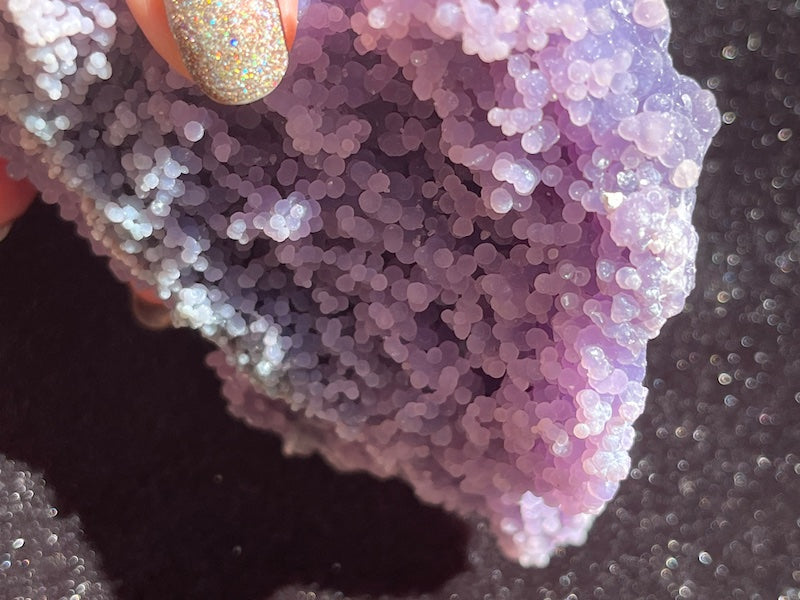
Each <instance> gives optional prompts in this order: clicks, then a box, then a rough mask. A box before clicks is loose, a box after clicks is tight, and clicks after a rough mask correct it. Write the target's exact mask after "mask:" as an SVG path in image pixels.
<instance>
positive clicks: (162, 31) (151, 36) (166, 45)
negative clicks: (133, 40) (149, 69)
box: [127, 0, 192, 80]
mask: <svg viewBox="0 0 800 600" xmlns="http://www.w3.org/2000/svg"><path fill="white" fill-rule="evenodd" d="M127 2H128V8H129V9H130V11H131V14H132V15H133V17H134V18H135V19H136V22H137V23H138V24H139V28H140V29H141V30H142V33H144V35H145V37H146V38H147V39H148V40H149V41H150V44H151V45H152V46H153V48H154V49H155V51H156V52H158V53H159V54H160V55H161V56H162V58H164V60H166V61H167V63H169V66H170V67H172V69H173V70H175V71H177V72H178V73H180V74H181V75H183V76H184V77H186V79H189V80H191V79H192V77H191V75H189V71H188V69H187V68H186V65H184V64H183V59H182V58H181V52H180V50H179V48H178V43H177V42H176V41H175V37H174V36H173V35H172V31H171V30H170V28H169V21H168V20H167V11H166V8H165V7H164V2H163V0H127Z"/></svg>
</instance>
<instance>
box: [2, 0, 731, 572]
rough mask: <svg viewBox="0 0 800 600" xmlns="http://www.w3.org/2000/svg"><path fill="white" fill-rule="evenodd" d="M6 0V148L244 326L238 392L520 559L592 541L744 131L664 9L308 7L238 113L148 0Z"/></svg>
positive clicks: (235, 356) (79, 211) (197, 309)
mask: <svg viewBox="0 0 800 600" xmlns="http://www.w3.org/2000/svg"><path fill="white" fill-rule="evenodd" d="M0 9H1V10H2V14H3V20H2V23H0V27H2V29H0V154H3V155H5V156H8V157H9V158H10V159H11V162H10V171H11V172H12V174H14V175H19V176H28V177H30V178H31V179H32V181H33V182H34V183H35V184H36V185H38V186H39V187H40V189H42V190H43V196H44V198H45V200H47V201H49V202H57V203H59V205H60V206H61V209H62V214H63V216H65V217H67V218H70V219H73V220H76V221H77V222H78V224H79V230H80V231H81V233H83V234H84V235H86V236H87V237H88V238H89V239H90V240H91V241H92V244H93V247H94V249H95V251H96V252H98V253H105V254H108V255H110V256H111V257H112V263H111V264H112V267H113V269H114V271H115V273H117V274H118V275H119V276H120V277H122V278H124V279H130V278H132V277H133V278H138V279H141V280H144V281H146V282H147V283H149V284H151V285H154V286H155V287H157V289H158V291H159V293H160V295H161V296H162V298H164V299H165V300H167V301H168V302H170V303H171V305H172V306H173V307H174V314H175V320H176V323H177V324H179V325H188V326H191V327H194V328H196V329H199V330H200V331H201V332H202V333H203V334H204V335H205V336H207V337H209V338H210V339H212V340H213V341H215V342H216V343H217V344H218V345H219V346H220V347H221V349H222V351H221V352H216V353H214V354H212V355H211V357H210V359H209V362H210V364H212V366H213V367H214V368H215V369H216V370H217V372H218V373H219V374H220V376H221V377H222V378H223V380H224V381H225V385H224V390H225V394H226V396H227V397H228V399H229V400H230V407H231V412H232V413H233V414H235V415H237V416H239V417H241V418H243V419H245V420H246V421H247V422H248V423H250V424H252V425H254V426H257V427H261V428H266V429H271V430H274V431H276V432H278V433H279V434H280V435H282V436H283V438H284V440H285V449H286V451H287V452H290V453H305V452H313V451H316V452H320V453H321V454H322V455H323V456H325V457H326V459H327V460H329V461H330V462H331V463H332V464H333V465H335V466H336V467H337V468H340V469H348V470H349V469H365V470H368V471H370V472H372V473H374V474H376V475H378V476H382V477H388V476H400V477H402V478H404V479H405V480H407V481H408V482H409V483H411V485H412V486H413V487H414V489H415V491H416V493H417V494H418V496H419V497H420V498H422V499H423V500H425V501H428V502H432V503H436V504H441V505H443V506H444V507H446V508H448V509H450V510H453V511H456V512H458V513H460V514H464V515H467V514H471V513H477V514H478V515H481V516H483V517H485V518H486V519H487V520H488V521H489V523H490V525H491V528H492V531H493V532H494V534H495V535H496V537H497V539H498V542H499V544H500V546H501V548H502V549H503V551H504V552H505V553H506V554H507V555H509V556H511V557H513V558H515V559H517V560H519V562H520V563H521V564H523V565H543V564H546V563H547V561H548V560H549V557H550V555H551V553H552V552H553V550H554V549H555V548H556V547H557V546H560V545H563V544H579V543H582V542H583V541H584V540H585V537H586V533H587V531H588V528H589V526H590V525H591V523H592V520H593V518H594V516H595V515H597V514H598V513H599V512H601V511H602V509H603V507H604V506H605V503H606V502H607V501H608V500H609V499H611V498H612V497H613V495H614V493H615V492H616V489H617V487H618V483H619V481H620V480H621V479H623V478H624V477H625V476H626V475H627V472H628V469H629V466H630V465H629V462H630V461H629V458H628V450H629V448H630V446H631V444H632V442H633V438H634V430H633V427H632V424H633V422H634V421H635V419H636V418H637V417H638V416H639V414H641V411H642V409H643V403H644V399H645V395H646V390H645V388H644V387H643V386H642V379H643V376H644V370H645V362H646V344H647V341H648V340H649V339H651V338H653V337H655V335H657V333H658V331H659V329H660V328H661V326H662V325H663V323H664V322H665V320H666V319H667V318H668V317H670V316H672V315H674V314H676V313H677V312H678V311H680V310H681V308H682V307H683V302H684V299H685V297H686V295H687V294H688V292H689V291H690V289H691V288H692V286H693V284H694V264H693V261H694V255H695V251H696V244H697V236H696V234H695V232H694V229H693V228H692V225H691V222H690V218H691V213H692V209H693V205H694V201H695V196H694V186H695V184H696V183H697V180H698V177H699V173H700V165H701V163H702V159H703V155H704V153H705V150H706V149H707V147H708V144H709V142H710V139H711V136H712V135H713V134H714V133H715V132H716V130H717V128H718V126H719V116H718V113H717V110H716V107H715V104H714V100H713V98H712V96H711V94H710V93H708V92H705V91H702V90H701V89H700V88H699V86H698V85H697V84H696V83H695V82H694V81H692V80H690V79H688V78H685V77H682V76H680V75H678V74H677V73H676V72H675V71H674V69H673V68H672V65H671V61H670V58H669V56H668V55H667V51H666V43H667V39H668V36H669V20H668V13H667V10H666V7H665V6H664V4H663V2H661V1H660V0H638V1H636V2H627V1H624V0H615V1H613V2H610V3H606V2H590V1H585V2H581V1H577V0H576V1H575V2H556V1H552V2H518V1H515V0H509V1H500V2H497V3H482V2H478V1H475V0H461V1H449V2H448V1H440V2H437V1H435V0H393V1H392V0H390V1H387V0H384V1H381V2H359V3H356V2H350V1H345V2H342V3H337V4H336V5H333V4H327V3H312V4H311V5H310V6H309V7H308V8H307V9H306V11H305V13H304V15H303V17H302V20H301V23H300V29H299V34H298V39H297V42H296V44H295V47H294V49H293V51H292V60H291V66H290V70H289V73H288V75H287V78H286V80H285V81H284V82H283V83H282V84H281V86H280V87H279V88H278V89H277V90H276V91H275V92H274V93H273V94H272V95H270V96H269V97H268V98H266V99H265V100H264V101H263V102H260V103H256V104H253V105H250V106H246V107H236V108H229V107H222V106H218V105H215V104H213V103H211V102H210V101H208V100H207V99H205V98H204V97H203V96H202V95H201V94H200V93H199V92H198V91H197V90H196V89H195V88H193V87H192V86H191V85H190V83H189V82H186V81H185V80H183V79H182V78H181V77H180V76H179V75H177V74H175V73H172V72H170V71H168V69H167V68H166V66H165V64H164V63H163V61H162V60H161V59H160V58H159V57H158V56H157V55H155V54H154V53H153V52H152V51H151V50H150V49H149V47H148V46H147V44H146V43H145V42H144V39H143V38H142V36H141V35H140V34H139V33H138V31H136V27H135V24H134V22H133V20H132V18H131V16H130V14H129V13H128V12H127V9H126V8H125V7H124V5H122V4H120V6H115V5H114V3H113V2H111V3H108V4H104V3H102V2H96V1H94V0H92V1H90V0H84V1H83V2H77V1H76V2H58V1H55V2H53V1H48V2H45V1H44V0H2V1H0Z"/></svg>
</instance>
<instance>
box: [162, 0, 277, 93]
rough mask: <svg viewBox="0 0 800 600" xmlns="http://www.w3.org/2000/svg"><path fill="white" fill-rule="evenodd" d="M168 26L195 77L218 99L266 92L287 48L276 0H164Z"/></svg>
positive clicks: (275, 79)
mask: <svg viewBox="0 0 800 600" xmlns="http://www.w3.org/2000/svg"><path fill="white" fill-rule="evenodd" d="M164 1H165V5H166V11H167V16H168V17H169V23H170V28H171V29H172V33H173V35H174V36H175V39H176V40H177V42H178V47H179V48H180V50H181V54H182V56H183V61H184V63H185V64H186V68H187V69H188V70H189V73H191V75H192V77H193V78H194V80H195V82H196V83H197V85H198V86H200V88H202V90H203V91H204V92H205V93H206V94H207V95H208V96H209V97H210V98H212V99H213V100H216V101H217V102H220V103H221V104H248V103H250V102H254V101H255V100H258V99H260V98H263V97H264V96H266V95H267V94H269V93H270V92H271V91H272V90H273V89H275V87H276V86H277V85H278V84H279V83H280V82H281V80H282V79H283V76H284V74H285V73H286V65H287V63H288V60H289V51H288V49H287V47H286V39H285V37H284V33H283V25H282V24H281V13H280V9H279V8H278V4H277V2H276V0H164Z"/></svg>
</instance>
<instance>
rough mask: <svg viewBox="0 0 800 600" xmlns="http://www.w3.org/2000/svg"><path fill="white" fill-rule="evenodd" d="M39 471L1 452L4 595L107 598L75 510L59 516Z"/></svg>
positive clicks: (1, 577)
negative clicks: (28, 468) (28, 467)
mask: <svg viewBox="0 0 800 600" xmlns="http://www.w3.org/2000/svg"><path fill="white" fill-rule="evenodd" d="M52 503H53V497H52V492H51V490H48V489H46V488H45V484H44V480H43V479H42V477H41V475H39V474H32V473H31V472H30V471H28V470H27V467H26V466H25V465H22V464H19V463H15V462H14V461H12V460H9V459H8V458H6V457H5V456H3V455H0V511H1V512H2V515H3V527H2V528H0V548H2V550H0V589H2V590H3V595H4V596H5V597H6V598H43V597H50V598H70V599H72V598H81V599H85V600H111V598H113V594H112V593H111V591H112V586H111V585H109V583H108V582H106V581H103V579H104V578H103V577H102V576H101V575H100V573H99V572H98V568H99V565H98V564H97V563H98V562H99V561H98V560H97V559H96V557H95V553H94V551H93V550H92V549H91V548H90V547H89V546H88V544H87V543H86V541H85V539H84V536H83V532H82V531H81V523H80V521H79V520H78V517H76V516H75V515H72V516H67V517H61V516H58V509H56V508H55V507H54V506H53V504H52Z"/></svg>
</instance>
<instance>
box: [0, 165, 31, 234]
mask: <svg viewBox="0 0 800 600" xmlns="http://www.w3.org/2000/svg"><path fill="white" fill-rule="evenodd" d="M7 164H8V163H7V161H6V160H5V159H3V158H0V239H2V238H4V237H5V235H6V234H7V233H8V228H9V227H10V226H11V223H13V222H14V220H16V219H17V218H19V217H20V216H21V215H22V213H24V212H25V211H26V210H27V208H28V206H30V204H31V202H33V199H34V198H36V193H37V192H36V188H35V187H33V185H32V184H31V182H30V181H28V180H27V179H22V180H18V179H12V178H11V177H10V176H9V175H8V173H7V171H6V165H7Z"/></svg>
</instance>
